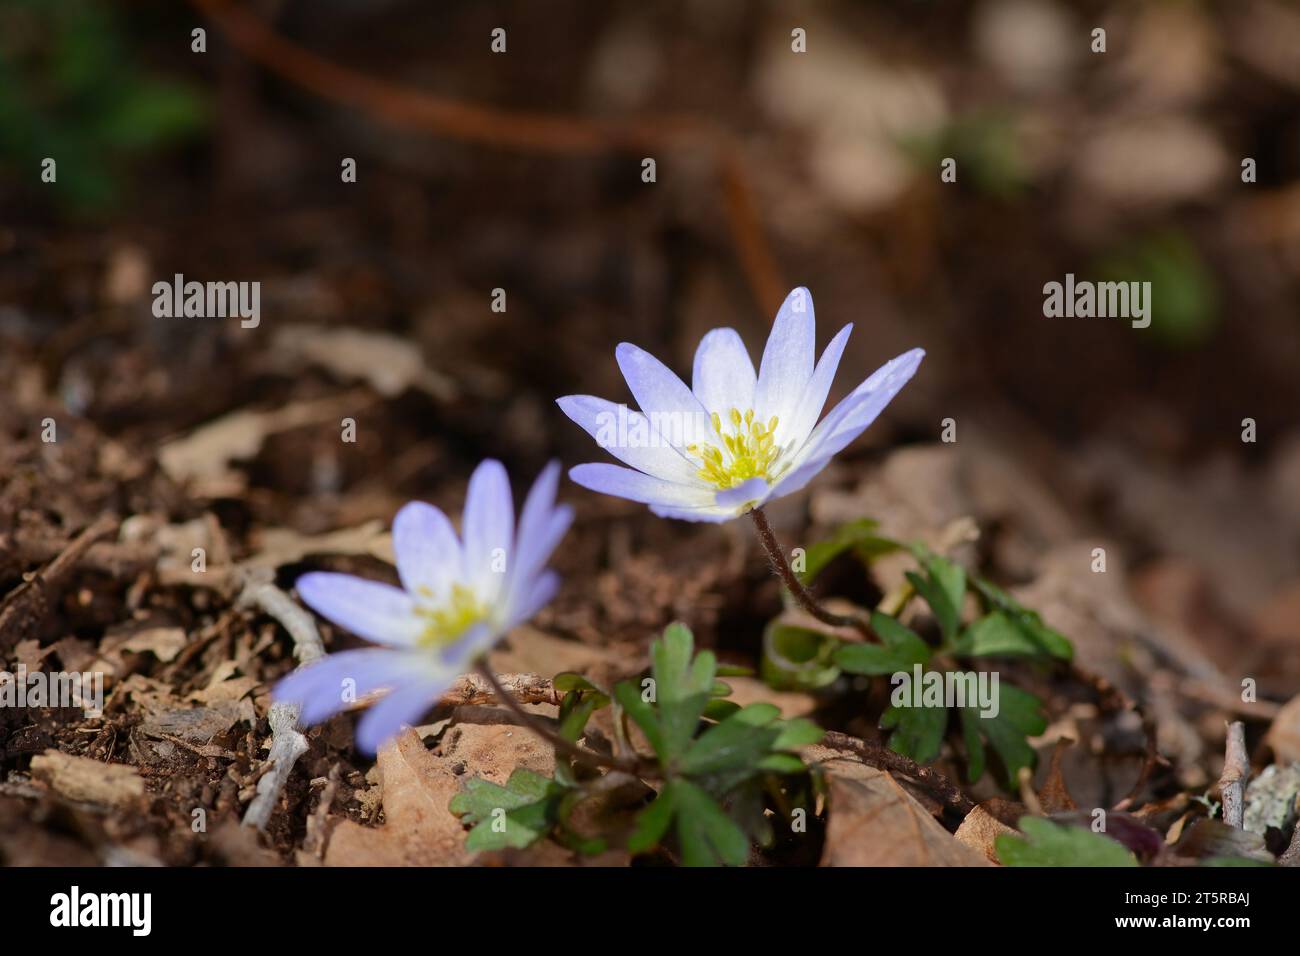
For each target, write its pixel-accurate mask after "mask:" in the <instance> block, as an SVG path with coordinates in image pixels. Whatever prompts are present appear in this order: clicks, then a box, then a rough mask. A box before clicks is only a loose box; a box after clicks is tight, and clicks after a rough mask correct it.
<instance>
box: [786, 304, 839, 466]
mask: <svg viewBox="0 0 1300 956" xmlns="http://www.w3.org/2000/svg"><path fill="white" fill-rule="evenodd" d="M852 331H853V323H852V322H850V323H849V324H848V325H846V326H844V328H842V329H840V330H839V332H837V333H836V334H835V338H833V339H831V341H830V344H829V345H827V346H826V349H825V351H823V352H822V357H821V358H820V359H819V360H818V362H817V367H816V368H815V369H813V373H812V378H810V379H808V384H807V386H805V388H804V390H803V395H802V396H800V398H799V402H798V404H797V405H795V409H794V413H793V414H792V415H791V417H790V420H789V422H788V423H787V427H786V428H780V426H778V431H779V436H780V440H781V442H782V443H788V442H794V443H795V447H798V446H800V445H802V444H803V443H804V441H806V440H807V438H808V436H809V435H810V434H811V433H812V430H813V426H814V425H816V424H817V419H818V418H819V417H820V416H821V413H822V408H823V407H825V405H826V396H827V395H829V394H830V390H831V383H833V382H834V381H835V371H836V369H838V368H839V366H840V357H841V356H843V354H844V346H846V345H847V344H848V342H849V333H851V332H852Z"/></svg>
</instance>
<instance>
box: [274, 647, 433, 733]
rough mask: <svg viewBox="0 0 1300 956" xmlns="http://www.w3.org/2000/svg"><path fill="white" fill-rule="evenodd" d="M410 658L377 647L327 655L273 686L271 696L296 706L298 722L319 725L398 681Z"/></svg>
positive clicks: (402, 677) (407, 666)
mask: <svg viewBox="0 0 1300 956" xmlns="http://www.w3.org/2000/svg"><path fill="white" fill-rule="evenodd" d="M412 657H413V655H411V654H405V653H401V652H394V651H390V650H381V649H379V648H362V649H359V650H354V651H342V652H341V653H338V654H330V655H328V656H327V657H325V658H323V659H322V660H319V661H317V662H315V663H313V664H308V665H307V666H306V667H300V668H298V670H296V671H294V672H293V673H291V674H289V675H288V676H287V677H285V678H284V679H283V680H281V681H280V682H279V683H278V684H276V685H275V689H274V691H273V692H272V697H273V698H274V699H275V700H276V701H281V702H285V703H293V704H297V705H299V707H300V708H301V710H302V712H301V714H300V716H299V718H298V723H299V724H300V725H302V726H304V727H306V726H308V725H310V724H318V723H320V722H321V721H322V720H325V719H327V718H329V717H332V716H334V715H335V714H337V713H338V712H339V711H341V710H343V709H344V708H345V707H347V706H349V705H350V704H352V703H354V702H355V701H356V700H357V699H358V698H360V697H362V696H364V695H366V694H369V693H371V692H372V691H376V690H379V689H380V688H383V687H393V686H395V685H397V684H398V683H400V682H401V681H402V680H403V679H404V678H406V677H407V676H408V675H409V673H410V668H411V663H412Z"/></svg>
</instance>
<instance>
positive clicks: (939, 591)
mask: <svg viewBox="0 0 1300 956" xmlns="http://www.w3.org/2000/svg"><path fill="white" fill-rule="evenodd" d="M906 577H907V580H908V581H909V582H910V583H911V585H912V587H913V588H915V589H916V593H917V594H919V595H921V597H923V598H925V603H926V604H928V605H930V611H931V613H933V614H934V619H935V620H936V621H938V622H939V630H940V631H942V632H943V639H944V640H945V641H952V640H953V639H954V638H955V637H956V636H957V627H958V625H959V624H960V613H961V611H960V605H957V604H953V603H952V601H951V600H949V598H948V592H947V591H945V590H944V589H943V588H942V587H941V586H940V585H939V582H937V581H935V580H934V578H931V577H922V576H921V575H919V574H917V573H916V572H915V571H908V572H906Z"/></svg>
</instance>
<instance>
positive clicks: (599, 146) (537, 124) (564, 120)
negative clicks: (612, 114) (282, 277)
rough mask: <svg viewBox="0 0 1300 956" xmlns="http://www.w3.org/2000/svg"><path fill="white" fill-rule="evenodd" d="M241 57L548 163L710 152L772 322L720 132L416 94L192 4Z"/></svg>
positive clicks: (746, 202)
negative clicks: (549, 157)
mask: <svg viewBox="0 0 1300 956" xmlns="http://www.w3.org/2000/svg"><path fill="white" fill-rule="evenodd" d="M190 2H191V3H192V4H193V5H194V6H195V7H197V8H198V9H199V10H201V11H202V12H203V13H204V14H205V15H207V16H208V17H209V18H210V19H212V21H213V22H215V23H216V24H217V26H218V27H219V28H220V29H221V31H222V32H223V33H224V34H225V35H226V37H227V39H229V40H230V42H231V43H232V44H233V45H234V46H235V47H236V48H237V49H239V50H240V51H241V52H242V53H243V54H244V55H245V56H247V57H249V58H250V59H252V60H254V61H256V62H258V63H260V64H261V65H262V66H264V67H265V68H266V69H268V70H270V71H272V72H273V73H276V74H277V75H279V76H281V77H283V78H284V79H286V80H289V81H290V82H291V83H294V84H296V85H297V86H299V87H302V88H303V89H305V90H308V91H309V92H311V93H314V94H315V95H317V96H320V97H322V98H324V99H327V100H333V101H334V102H337V103H342V104H344V105H346V106H350V107H353V108H356V109H361V110H364V111H365V112H367V113H368V114H369V115H371V116H373V117H376V118H378V119H379V120H381V121H383V122H385V123H388V124H389V125H392V126H396V127H402V128H408V129H418V130H421V131H423V132H427V133H434V134H436V135H438V136H443V137H447V138H449V139H456V140H460V141H462V142H467V143H476V144H478V145H482V146H494V147H498V148H505V149H514V150H522V151H528V152H539V153H550V154H559V155H563V154H570V155H583V154H599V153H606V152H614V151H617V152H642V153H644V152H646V151H648V150H655V149H681V150H687V151H690V152H692V153H695V154H699V153H708V154H710V155H712V156H713V157H714V160H715V163H716V164H717V166H718V169H719V173H720V179H721V184H722V189H723V200H724V202H723V205H724V209H725V211H726V216H727V225H728V228H729V230H730V232H731V237H732V241H733V243H734V244H735V247H736V254H737V259H738V260H739V263H740V267H741V270H742V271H743V272H744V275H745V279H746V281H747V282H748V284H749V286H750V290H751V291H752V293H753V295H754V298H755V299H756V300H757V302H758V305H759V307H760V308H761V309H763V311H764V312H766V313H767V314H769V315H771V314H774V313H775V312H776V309H777V307H778V306H780V304H781V300H782V297H783V295H784V292H783V289H784V286H783V284H782V282H781V280H780V278H779V273H778V270H777V267H776V260H775V257H774V256H773V255H772V252H771V248H770V247H769V245H768V242H767V238H766V237H765V235H764V234H763V229H762V225H761V223H760V221H759V217H758V212H757V207H756V205H755V203H754V201H753V192H752V190H751V188H750V185H749V176H748V173H747V171H746V161H745V158H744V155H743V151H742V149H741V147H740V144H739V142H738V141H737V139H736V138H735V136H734V135H732V134H731V133H730V132H728V131H727V130H725V129H723V128H722V127H720V126H718V125H717V124H716V123H713V122H711V121H708V120H705V119H702V118H700V117H697V116H692V115H683V114H672V115H665V116H651V117H641V118H638V119H635V120H589V119H580V118H575V117H571V116H565V115H560V114H551V113H539V112H532V111H524V110H504V109H498V108H496V107H491V106H482V105H477V104H472V103H465V102H462V101H460V100H456V99H452V98H450V97H446V96H440V95H438V94H436V93H432V92H429V91H427V90H416V89H410V88H408V87H405V86H402V85H400V84H398V83H393V82H390V81H387V80H383V79H380V78H378V77H374V76H370V75H369V74H366V73H362V72H360V71H358V70H353V69H350V68H349V67H345V66H340V65H339V64H337V63H332V62H330V61H329V60H326V59H324V58H323V57H320V56H318V55H317V54H315V53H313V52H311V51H310V50H308V49H306V48H304V47H302V46H299V45H298V44H296V43H294V42H292V41H291V40H287V39H285V38H284V37H282V36H280V35H279V34H277V33H276V32H275V31H274V30H273V29H272V28H271V27H269V26H268V25H267V24H266V23H265V22H263V21H262V20H261V19H260V18H259V17H257V16H256V15H254V14H252V13H250V12H249V11H248V10H246V9H244V8H243V7H240V6H236V5H234V4H231V3H229V2H228V0H190Z"/></svg>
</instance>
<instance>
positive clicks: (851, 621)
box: [749, 508, 875, 640]
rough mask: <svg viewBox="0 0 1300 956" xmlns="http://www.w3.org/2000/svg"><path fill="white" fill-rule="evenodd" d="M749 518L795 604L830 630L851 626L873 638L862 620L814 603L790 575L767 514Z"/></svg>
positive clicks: (757, 513)
mask: <svg viewBox="0 0 1300 956" xmlns="http://www.w3.org/2000/svg"><path fill="white" fill-rule="evenodd" d="M749 516H750V517H751V518H753V519H754V527H755V528H756V529H758V540H759V541H760V542H762V544H763V550H764V551H766V552H767V557H768V560H769V561H771V562H772V568H773V570H775V571H776V573H777V574H778V575H779V576H780V578H781V580H782V582H784V584H785V586H786V590H788V591H789V592H790V594H791V595H792V596H793V597H794V599H795V603H797V604H798V605H799V606H800V607H801V608H803V609H804V610H805V611H807V612H808V613H809V614H811V615H812V616H813V617H815V618H816V619H817V620H819V621H821V622H822V623H823V624H829V625H830V626H831V627H851V628H854V629H855V630H857V631H860V632H861V633H862V634H863V636H865V637H867V638H869V639H872V640H874V639H875V635H874V634H872V633H871V628H870V627H868V625H867V622H866V621H864V620H862V619H861V618H859V617H849V616H847V615H844V614H834V613H832V612H830V611H828V610H826V609H825V608H824V607H822V606H821V605H820V604H818V603H817V599H816V598H814V597H813V596H812V593H811V592H810V591H809V590H808V589H807V588H806V587H804V586H803V582H802V581H800V580H799V576H798V575H797V574H795V573H794V571H793V570H792V569H791V567H790V563H789V562H788V561H786V559H785V553H784V552H783V551H782V550H781V545H780V544H779V543H778V542H777V540H776V535H775V534H773V533H772V526H771V525H770V524H768V523H767V515H765V514H763V509H762V508H754V509H751V510H750V512H749Z"/></svg>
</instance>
